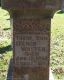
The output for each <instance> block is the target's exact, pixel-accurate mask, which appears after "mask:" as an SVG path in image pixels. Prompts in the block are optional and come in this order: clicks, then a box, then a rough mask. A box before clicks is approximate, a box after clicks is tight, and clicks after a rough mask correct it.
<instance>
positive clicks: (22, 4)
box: [2, 0, 61, 10]
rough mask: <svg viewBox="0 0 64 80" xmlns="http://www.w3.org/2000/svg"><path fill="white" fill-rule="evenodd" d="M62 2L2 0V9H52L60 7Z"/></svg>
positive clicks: (58, 0) (50, 0)
mask: <svg viewBox="0 0 64 80" xmlns="http://www.w3.org/2000/svg"><path fill="white" fill-rule="evenodd" d="M60 2H61V0H2V7H3V8H5V9H9V10H10V9H13V10H17V9H18V10H20V9H21V10H22V9H34V8H35V9H41V10H43V9H51V10H56V9H58V8H59V7H60V4H61V3H60Z"/></svg>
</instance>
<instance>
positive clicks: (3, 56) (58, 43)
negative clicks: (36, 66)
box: [0, 8, 64, 80]
mask: <svg viewBox="0 0 64 80" xmlns="http://www.w3.org/2000/svg"><path fill="white" fill-rule="evenodd" d="M9 19H10V16H9V13H8V12H7V11H5V10H3V9H1V8H0V80H6V75H7V70H8V66H9V60H10V58H11V57H12V49H11V28H10V20H9ZM51 21H52V22H51V55H50V57H51V61H50V66H51V69H52V71H53V74H54V78H55V80H64V76H63V75H64V13H56V14H55V15H54V17H53V19H52V20H51Z"/></svg>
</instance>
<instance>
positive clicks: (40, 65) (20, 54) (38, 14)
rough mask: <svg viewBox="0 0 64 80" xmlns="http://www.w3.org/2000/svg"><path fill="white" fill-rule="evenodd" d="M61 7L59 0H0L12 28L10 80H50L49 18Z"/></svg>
mask: <svg viewBox="0 0 64 80" xmlns="http://www.w3.org/2000/svg"><path fill="white" fill-rule="evenodd" d="M60 6H61V5H60V0H2V7H3V8H4V9H7V10H8V11H9V13H10V16H11V19H10V21H11V26H12V27H13V28H12V31H13V36H12V38H13V77H12V78H13V79H12V80H49V61H50V33H51V18H52V16H53V14H54V12H55V11H56V10H58V9H59V8H60Z"/></svg>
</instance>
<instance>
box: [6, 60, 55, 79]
mask: <svg viewBox="0 0 64 80" xmlns="http://www.w3.org/2000/svg"><path fill="white" fill-rule="evenodd" d="M12 72H13V61H12V59H11V60H10V63H9V68H8V74H7V80H13V79H12V76H13V75H12ZM49 73H50V75H49V80H54V77H53V74H52V71H51V69H50V72H49Z"/></svg>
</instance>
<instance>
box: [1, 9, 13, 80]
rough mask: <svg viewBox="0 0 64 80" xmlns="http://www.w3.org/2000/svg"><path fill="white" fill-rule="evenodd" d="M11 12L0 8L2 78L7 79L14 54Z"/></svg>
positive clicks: (2, 79)
mask: <svg viewBox="0 0 64 80" xmlns="http://www.w3.org/2000/svg"><path fill="white" fill-rule="evenodd" d="M9 18H10V16H9V13H8V12H7V11H5V10H3V9H1V8H0V80H6V75H7V70H8V64H9V60H10V58H11V56H12V49H11V30H10V21H9Z"/></svg>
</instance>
